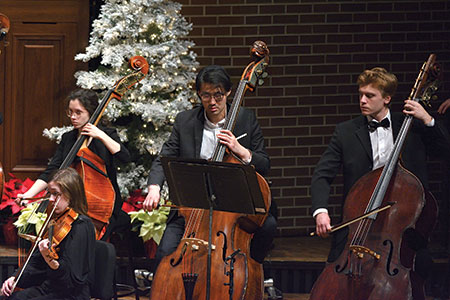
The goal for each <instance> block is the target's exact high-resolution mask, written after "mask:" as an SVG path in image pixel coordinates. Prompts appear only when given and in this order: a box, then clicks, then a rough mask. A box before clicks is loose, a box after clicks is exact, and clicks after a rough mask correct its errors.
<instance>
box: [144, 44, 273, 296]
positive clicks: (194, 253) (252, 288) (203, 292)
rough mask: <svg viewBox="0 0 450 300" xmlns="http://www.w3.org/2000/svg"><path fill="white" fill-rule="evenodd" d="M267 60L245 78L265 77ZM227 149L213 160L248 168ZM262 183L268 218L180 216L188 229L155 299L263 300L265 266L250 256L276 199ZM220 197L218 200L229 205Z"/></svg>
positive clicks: (167, 261) (237, 100)
mask: <svg viewBox="0 0 450 300" xmlns="http://www.w3.org/2000/svg"><path fill="white" fill-rule="evenodd" d="M264 46H265V44H264ZM264 56H265V54H263V55H262V57H263V58H264ZM266 61H267V59H266V60H263V59H261V58H260V59H259V60H258V61H257V62H253V63H252V64H251V65H250V66H249V67H247V69H246V71H244V75H245V76H250V77H251V75H252V74H253V73H254V70H257V69H260V70H261V72H259V75H261V74H262V73H263V72H262V69H261V68H263V67H265V65H267V63H266ZM259 75H258V76H259ZM250 81H251V82H254V83H256V82H257V81H258V80H257V78H256V76H255V78H253V80H250ZM247 84H249V82H248V81H246V80H241V82H240V85H239V87H238V88H237V91H236V95H235V97H234V100H233V103H232V104H231V109H229V111H228V112H227V117H226V121H225V124H224V127H223V129H227V130H230V131H232V130H233V128H234V125H235V122H236V117H237V115H238V112H239V107H240V104H241V100H242V95H243V94H244V92H245V90H246V88H247ZM226 149H227V148H226V146H224V145H223V144H221V143H218V144H217V145H216V148H215V151H214V154H213V156H212V159H211V160H212V161H213V162H230V163H242V162H239V159H236V158H235V157H234V156H233V155H231V154H230V155H227V156H225V154H226ZM256 174H257V173H256ZM206 175H207V174H205V176H206ZM257 179H258V183H259V189H260V191H261V195H262V198H263V199H264V206H265V212H266V213H265V214H264V213H262V214H260V215H254V216H253V215H252V216H247V215H244V214H240V213H231V212H223V211H212V209H211V210H204V209H189V208H180V211H179V214H181V215H182V216H183V217H184V219H185V223H186V224H185V230H184V233H183V236H182V238H181V240H180V243H179V244H178V246H177V249H176V250H175V251H174V252H173V253H172V254H169V255H168V256H166V257H164V258H163V259H162V261H161V262H160V264H159V266H158V269H157V270H156V274H155V277H154V279H153V282H152V288H151V294H150V299H152V300H159V299H179V300H192V299H215V300H219V299H231V300H238V299H240V300H243V299H248V300H254V299H263V296H264V286H263V270H262V265H261V264H260V263H258V262H257V261H255V260H254V259H253V258H251V257H250V243H251V239H252V237H253V233H254V232H255V230H256V229H257V228H258V227H260V226H261V225H262V224H263V223H264V221H265V219H266V217H267V215H268V210H269V207H270V199H271V198H270V189H269V186H268V184H267V182H266V180H265V179H264V178H263V177H262V176H260V175H259V174H257ZM229 188H230V189H232V188H233V187H232V186H230V187H229ZM211 198H212V197H211ZM218 198H219V199H218V201H227V199H220V197H218ZM210 213H211V217H212V218H211V219H210ZM211 220H212V223H211V232H210V231H209V225H210V221H211ZM210 237H211V249H210V248H209V240H210ZM209 251H211V252H210V253H211V256H210V257H209ZM209 267H210V268H209ZM209 272H210V273H209Z"/></svg>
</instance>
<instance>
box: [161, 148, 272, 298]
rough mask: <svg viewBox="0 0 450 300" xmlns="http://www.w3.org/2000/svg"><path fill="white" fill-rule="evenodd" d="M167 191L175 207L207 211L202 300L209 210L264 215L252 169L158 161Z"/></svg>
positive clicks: (196, 161) (169, 159)
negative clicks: (164, 177) (167, 187)
mask: <svg viewBox="0 0 450 300" xmlns="http://www.w3.org/2000/svg"><path fill="white" fill-rule="evenodd" d="M161 162H162V166H163V169H164V173H165V175H166V180H167V184H168V186H169V189H170V197H171V200H173V202H174V203H175V204H176V205H178V206H184V207H191V208H200V209H209V238H208V263H207V281H206V299H207V300H209V297H210V284H211V240H212V237H211V231H212V216H213V210H220V211H228V212H234V213H242V214H255V213H266V207H265V205H264V199H263V197H262V194H261V190H260V188H259V183H258V180H257V176H256V172H255V169H254V168H253V167H252V166H249V165H241V164H231V163H222V162H210V161H207V160H203V159H181V158H175V157H161Z"/></svg>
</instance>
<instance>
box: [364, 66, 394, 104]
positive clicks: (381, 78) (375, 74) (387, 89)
mask: <svg viewBox="0 0 450 300" xmlns="http://www.w3.org/2000/svg"><path fill="white" fill-rule="evenodd" d="M357 84H358V85H359V86H366V85H369V84H373V85H374V86H375V87H376V88H377V89H379V90H380V91H381V94H382V96H383V97H386V96H391V97H393V96H394V94H395V91H396V90H397V77H395V75H394V74H392V73H389V72H388V71H387V70H386V69H384V68H381V67H376V68H373V69H371V70H365V71H364V72H362V73H361V74H359V76H358V80H357Z"/></svg>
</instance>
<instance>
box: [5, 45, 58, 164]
mask: <svg viewBox="0 0 450 300" xmlns="http://www.w3.org/2000/svg"><path fill="white" fill-rule="evenodd" d="M41 38H43V37H38V38H37V39H36V40H34V39H30V38H29V37H21V38H18V41H17V42H16V43H17V48H18V49H17V50H15V52H16V53H17V57H16V58H15V59H14V61H15V63H16V65H20V66H23V67H22V68H17V69H15V72H16V74H13V78H14V79H15V80H16V84H15V86H17V89H16V90H15V92H16V95H15V97H13V110H12V113H13V114H12V116H11V117H12V121H13V124H14V125H13V126H14V127H13V128H14V129H15V130H14V132H22V134H19V135H15V136H12V145H11V146H12V149H17V151H16V152H15V153H14V154H15V155H13V156H12V157H11V166H12V171H13V172H15V171H20V169H21V168H24V167H25V168H27V167H30V165H31V166H33V165H45V163H46V159H45V157H50V156H52V155H53V152H54V143H52V142H50V141H49V140H48V139H47V138H44V137H42V131H43V129H44V128H51V127H52V126H54V125H55V124H60V123H61V120H60V118H59V117H58V114H57V113H56V114H55V112H58V111H61V110H62V109H63V106H61V105H58V102H61V101H58V100H60V99H58V98H60V97H61V96H62V95H61V85H62V82H61V80H60V78H62V67H63V64H62V63H61V58H62V56H63V55H62V53H61V49H63V43H64V40H63V37H61V36H60V37H52V38H55V40H50V39H48V37H47V40H45V39H42V40H40V39H41ZM29 91H33V92H32V93H30V92H29ZM30 125H31V126H30Z"/></svg>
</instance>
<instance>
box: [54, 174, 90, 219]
mask: <svg viewBox="0 0 450 300" xmlns="http://www.w3.org/2000/svg"><path fill="white" fill-rule="evenodd" d="M50 182H54V183H56V184H57V185H58V186H59V187H60V189H61V193H62V194H64V196H65V197H66V198H67V199H69V207H71V208H72V209H73V210H74V211H76V212H77V213H79V214H81V215H87V211H88V205H87V201H86V194H85V191H84V184H83V180H82V179H81V177H80V175H79V174H78V172H77V171H75V170H74V169H72V168H67V169H61V170H58V171H57V172H56V173H55V175H53V177H52V179H51V180H50Z"/></svg>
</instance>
